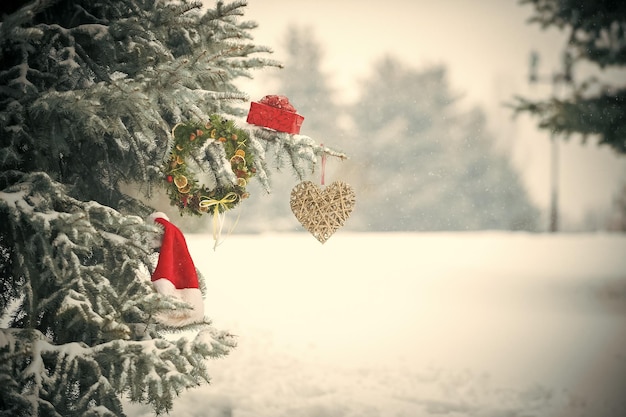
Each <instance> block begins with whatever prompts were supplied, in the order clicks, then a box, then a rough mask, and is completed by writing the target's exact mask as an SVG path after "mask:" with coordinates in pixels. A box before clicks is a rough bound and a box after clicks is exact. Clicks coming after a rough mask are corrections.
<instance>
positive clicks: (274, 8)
mask: <svg viewBox="0 0 626 417" xmlns="http://www.w3.org/2000/svg"><path fill="white" fill-rule="evenodd" d="M205 1H206V2H207V3H208V2H209V0H205ZM531 12H532V8H531V6H528V5H525V6H520V5H519V4H518V2H517V1H515V0H486V1H480V2H478V1H473V0H443V1H438V2H435V1H432V0H387V1H384V2H382V1H369V0H360V1H359V0H342V1H334V0H300V1H293V0H292V1H287V0H249V5H248V7H247V12H246V16H245V19H246V20H253V21H256V22H257V23H258V24H259V28H257V29H255V30H254V31H253V32H252V34H253V36H254V37H255V39H254V40H255V43H257V44H262V45H267V46H270V47H272V48H273V49H274V51H275V53H274V58H276V59H279V60H284V57H285V55H284V51H283V45H284V41H283V39H284V36H285V33H286V31H287V27H288V26H289V25H299V26H306V27H310V28H312V29H313V33H314V35H315V37H316V38H317V40H318V41H319V43H320V44H321V45H322V47H323V51H324V63H325V64H324V70H325V71H326V72H327V73H328V74H329V75H330V76H331V77H332V80H333V85H334V86H335V89H336V91H337V93H338V95H339V97H338V98H339V99H341V100H343V101H345V102H350V101H351V100H353V99H354V97H355V95H356V86H357V84H358V81H359V80H360V79H363V78H364V77H366V76H367V74H368V71H369V70H370V68H371V64H372V63H373V62H374V61H375V60H377V59H378V58H380V57H381V56H383V55H384V54H392V55H394V56H396V57H398V58H400V59H402V60H403V61H404V62H406V63H407V64H410V65H413V66H414V67H415V68H416V69H419V68H422V67H424V66H428V65H431V64H445V65H446V66H447V68H448V70H449V79H450V81H451V84H452V88H453V89H454V90H455V91H457V92H460V93H462V94H464V96H465V98H464V100H463V102H464V104H465V105H467V106H472V105H480V106H481V107H482V108H483V109H485V110H486V111H487V112H488V122H489V124H490V129H491V132H492V133H493V134H494V135H495V136H496V137H497V138H498V141H499V142H500V143H502V145H503V147H504V148H505V149H506V150H507V151H508V152H510V153H511V154H512V155H513V157H514V161H515V163H516V165H517V167H518V169H519V170H520V171H521V172H522V174H523V176H524V181H525V183H526V185H527V187H528V189H529V191H530V193H531V195H532V197H533V199H534V200H535V201H536V202H537V204H538V205H539V206H540V207H542V208H544V209H547V207H548V206H549V197H550V185H549V183H550V181H549V179H550V146H549V136H548V134H547V133H546V132H539V131H537V129H536V128H535V122H534V121H533V120H532V119H530V117H527V116H522V117H521V118H519V119H517V120H516V121H514V120H512V117H511V116H512V113H511V111H510V110H508V109H506V108H504V107H503V106H502V104H503V103H505V102H511V101H512V97H513V96H514V95H515V94H520V95H524V96H527V97H546V96H548V95H549V94H550V92H551V86H550V85H547V84H546V85H536V86H533V87H531V86H529V85H528V82H527V72H528V70H527V69H528V57H529V54H530V51H531V50H537V51H538V52H539V53H540V55H541V62H540V72H542V73H544V74H546V75H548V74H550V73H552V72H553V71H556V70H557V69H558V66H559V62H560V53H561V51H562V48H563V45H564V42H565V38H566V37H565V34H564V33H562V32H559V31H557V30H555V29H550V30H548V31H543V30H541V29H540V27H539V26H538V25H529V24H528V23H527V19H528V17H529V16H530V14H531ZM264 88H267V84H266V83H264V82H262V77H260V76H259V77H257V78H256V79H255V80H253V81H252V82H251V83H250V84H249V85H246V92H247V93H249V94H250V95H251V98H252V99H253V100H254V99H259V98H260V97H262V96H263V95H266V94H272V93H274V92H272V91H265V90H264ZM305 117H306V115H305ZM336 146H337V147H339V148H341V144H340V143H338V144H336ZM559 154H560V208H561V211H562V212H563V214H564V216H565V217H569V218H571V219H576V218H580V217H582V216H583V215H584V214H585V212H587V211H588V210H592V209H603V208H608V207H610V205H611V202H612V199H613V194H614V193H615V190H616V189H617V188H618V185H619V184H620V181H623V179H624V178H626V160H625V159H626V158H624V157H617V156H616V155H615V154H614V153H612V152H611V151H610V150H609V149H604V148H598V147H597V146H595V145H593V142H592V143H590V144H587V145H581V141H580V138H573V139H572V141H570V142H569V143H563V144H562V145H561V146H560V153H559Z"/></svg>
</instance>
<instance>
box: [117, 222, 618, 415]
mask: <svg viewBox="0 0 626 417" xmlns="http://www.w3.org/2000/svg"><path fill="white" fill-rule="evenodd" d="M188 243H189V246H190V250H191V252H192V256H193V258H194V261H195V262H196V265H197V266H198V268H200V270H201V271H202V272H203V274H204V275H205V278H206V279H207V286H208V297H207V300H206V308H207V312H208V315H209V316H210V317H212V318H213V319H214V323H215V325H216V327H218V328H221V329H228V330H231V331H232V332H233V333H235V334H237V335H238V337H239V346H238V347H237V349H236V350H235V351H234V352H233V353H232V354H231V355H229V356H228V357H226V358H224V359H221V360H216V361H215V362H214V363H213V364H212V376H213V381H212V384H211V385H209V386H203V387H201V388H198V389H195V390H192V391H188V392H187V393H185V394H183V395H182V396H181V398H180V399H179V400H178V401H177V402H176V404H175V407H174V411H173V412H172V413H171V415H173V416H205V417H216V416H221V417H226V416H236V417H252V416H255V417H265V416H268V417H269V416H272V417H283V416H284V417H287V416H289V417H327V416H328V417H330V416H333V417H335V416H350V417H357V416H358V417H370V416H371V417H374V416H381V417H382V416H406V417H408V416H435V415H437V416H439V415H443V416H449V417H454V416H489V417H505V416H506V417H522V416H525V417H530V416H545V417H570V416H590V417H603V416H607V417H608V416H615V417H618V416H622V417H623V416H625V415H626V236H624V235H602V234H601V235H566V234H560V235H546V234H540V235H533V234H526V233H496V232H485V233H465V234H463V233H456V234H455V233H429V234H349V233H345V232H341V231H340V232H338V233H337V234H336V235H335V236H333V237H332V238H331V239H330V240H329V241H328V242H326V244H324V245H321V244H320V243H319V242H317V241H316V240H315V239H314V238H313V237H311V236H310V235H308V234H305V233H302V234H288V235H283V234H280V235H258V236H241V235H231V236H229V237H228V238H227V240H226V241H225V242H224V243H223V244H222V245H221V246H219V247H218V248H217V250H216V251H215V252H214V251H213V250H212V238H211V237H210V236H205V235H189V236H188ZM127 411H128V413H129V415H131V416H149V415H152V414H151V412H150V410H149V409H147V408H145V407H141V406H137V405H130V404H129V405H128V406H127Z"/></svg>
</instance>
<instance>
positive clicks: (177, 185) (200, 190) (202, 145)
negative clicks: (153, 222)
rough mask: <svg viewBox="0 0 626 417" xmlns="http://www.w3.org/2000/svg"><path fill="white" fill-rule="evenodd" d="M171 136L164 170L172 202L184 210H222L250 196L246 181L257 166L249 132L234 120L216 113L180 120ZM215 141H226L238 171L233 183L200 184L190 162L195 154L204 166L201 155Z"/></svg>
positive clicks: (226, 150)
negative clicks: (197, 119) (196, 119)
mask: <svg viewBox="0 0 626 417" xmlns="http://www.w3.org/2000/svg"><path fill="white" fill-rule="evenodd" d="M172 136H173V137H174V144H173V147H172V151H171V155H170V158H169V159H168V160H167V161H166V163H165V167H164V170H163V171H164V173H165V179H166V182H167V194H168V196H169V198H170V203H171V204H172V205H174V206H177V207H178V208H179V210H180V212H181V214H185V213H187V214H193V215H202V214H204V213H207V212H213V213H215V214H217V213H223V212H225V211H227V210H230V209H231V208H233V207H235V206H236V205H237V204H239V202H240V201H241V200H243V199H245V198H247V197H248V196H249V194H248V192H247V191H246V185H247V184H248V181H249V180H250V178H251V177H252V176H254V174H255V172H256V170H255V168H254V158H253V155H252V154H251V153H250V152H248V141H249V135H248V132H246V131H245V130H242V129H239V128H237V126H235V123H234V122H233V121H232V120H226V119H224V118H222V117H221V116H219V115H217V114H213V115H211V116H210V117H209V121H208V122H206V123H194V122H188V123H179V124H177V125H176V126H174V128H173V129H172ZM216 142H218V143H221V144H222V145H223V148H224V152H225V154H226V158H227V159H228V160H229V161H230V165H231V169H232V171H233V173H234V174H235V177H236V183H235V184H233V185H231V186H223V185H220V184H217V185H216V186H214V187H208V186H206V185H205V184H201V183H200V182H199V180H198V179H197V172H196V170H195V169H194V167H193V166H191V165H190V164H189V160H190V158H192V159H193V160H194V161H196V164H195V165H197V166H201V164H200V163H199V162H198V159H199V158H201V155H202V154H203V153H206V147H207V146H213V145H214V144H215V143H216Z"/></svg>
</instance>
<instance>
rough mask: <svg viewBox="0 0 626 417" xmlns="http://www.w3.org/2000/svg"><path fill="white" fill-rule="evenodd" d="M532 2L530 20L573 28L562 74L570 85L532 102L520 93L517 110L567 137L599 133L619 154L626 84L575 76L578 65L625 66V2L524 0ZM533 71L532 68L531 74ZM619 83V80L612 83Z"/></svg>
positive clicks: (624, 144)
mask: <svg viewBox="0 0 626 417" xmlns="http://www.w3.org/2000/svg"><path fill="white" fill-rule="evenodd" d="M520 3H521V4H531V5H532V6H533V7H534V9H535V10H534V12H535V14H534V15H533V16H532V18H531V19H530V22H532V23H538V24H539V25H541V27H542V28H549V27H557V28H559V29H562V30H567V31H568V32H569V40H568V44H567V45H566V47H565V57H566V58H567V59H566V60H565V65H564V68H563V71H562V73H561V74H560V75H559V79H558V80H556V81H563V82H566V83H568V84H569V85H571V86H572V90H573V91H572V93H571V94H569V95H568V96H567V97H565V98H559V97H552V98H550V99H548V100H543V101H532V100H528V99H525V98H521V97H518V98H517V103H516V105H515V107H516V110H517V111H518V112H528V113H530V114H532V115H534V116H536V117H537V118H538V119H539V126H540V127H541V128H543V129H547V130H549V131H551V132H555V133H561V134H563V135H565V137H568V136H569V135H571V134H576V133H579V134H581V135H583V137H587V136H594V137H597V138H598V144H599V145H608V146H610V147H611V148H612V149H613V150H614V151H615V152H617V153H622V154H623V153H626V116H625V115H626V86H624V85H611V84H603V83H602V82H600V81H599V80H598V79H596V78H595V77H594V78H587V79H584V80H577V79H575V74H574V70H575V68H576V66H577V65H578V64H581V63H591V64H595V65H597V67H598V68H599V69H600V70H608V69H618V70H620V69H621V70H623V69H624V66H625V65H626V2H623V1H616V0H597V1H578V0H522V1H520ZM533 76H535V75H534V74H532V73H531V79H532V77H533ZM612 84H615V83H612Z"/></svg>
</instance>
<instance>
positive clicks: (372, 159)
mask: <svg viewBox="0 0 626 417" xmlns="http://www.w3.org/2000/svg"><path fill="white" fill-rule="evenodd" d="M350 115H351V116H352V119H353V122H354V123H353V124H354V126H355V128H354V131H353V132H352V133H353V135H354V136H353V139H352V140H351V141H350V144H349V147H348V149H347V151H348V152H351V156H352V157H353V158H354V159H356V160H359V161H360V164H361V165H360V166H361V168H362V169H360V170H359V171H358V172H356V173H354V174H353V175H352V176H353V179H352V181H354V183H355V186H356V188H357V190H359V192H360V199H361V202H362V203H361V204H360V205H359V210H358V212H357V213H355V217H356V218H357V219H356V220H357V221H358V224H357V225H355V227H357V228H358V229H360V230H381V231H382V230H385V231H386V230H393V231H399V230H409V231H415V230H480V229H505V230H535V229H536V227H537V218H538V211H537V209H536V208H535V207H534V205H533V204H532V202H531V201H530V199H529V197H528V194H527V192H526V190H525V189H524V187H523V185H522V183H521V181H520V179H519V176H518V175H517V173H516V172H515V169H514V167H513V166H512V163H511V162H510V160H509V158H508V157H507V155H506V154H504V153H502V152H501V151H499V150H498V149H496V147H495V145H494V140H493V138H492V137H491V136H490V135H489V133H488V132H487V127H486V121H485V116H484V113H483V112H482V110H481V109H479V108H472V109H469V110H464V109H463V106H462V105H461V103H460V100H459V97H457V96H456V95H455V94H454V93H453V92H452V91H451V90H450V87H449V84H448V79H447V74H446V69H445V67H443V66H434V67H430V68H425V69H422V70H415V69H413V68H410V67H407V66H405V65H404V64H403V63H402V62H401V61H400V60H398V59H396V58H393V57H385V58H383V59H381V60H379V61H378V62H377V63H376V65H375V67H374V70H373V73H372V75H371V76H370V77H369V78H368V79H367V80H364V81H363V82H362V84H361V93H360V96H359V98H358V99H357V100H356V102H355V104H354V105H353V106H352V107H351V109H350Z"/></svg>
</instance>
